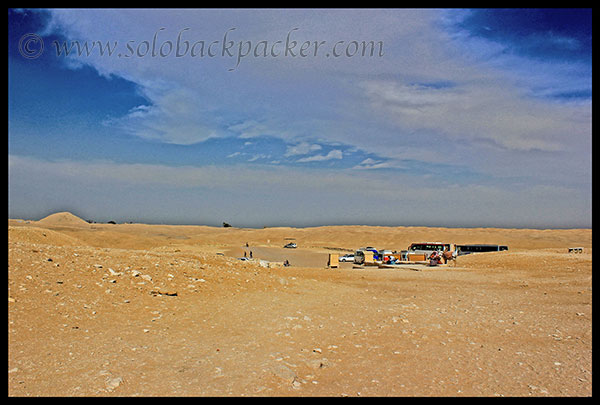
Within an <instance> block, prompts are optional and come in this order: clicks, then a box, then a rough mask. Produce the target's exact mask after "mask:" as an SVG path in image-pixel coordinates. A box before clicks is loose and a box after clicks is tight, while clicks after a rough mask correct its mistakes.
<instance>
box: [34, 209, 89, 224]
mask: <svg viewBox="0 0 600 405" xmlns="http://www.w3.org/2000/svg"><path fill="white" fill-rule="evenodd" d="M38 223H39V224H43V225H57V226H82V225H89V224H88V223H87V222H86V221H84V220H83V219H81V218H79V217H77V216H75V215H73V214H71V213H70V212H57V213H55V214H52V215H48V216H47V217H45V218H42V219H40V220H39V221H38Z"/></svg>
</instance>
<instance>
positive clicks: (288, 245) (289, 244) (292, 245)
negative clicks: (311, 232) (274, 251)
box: [284, 242, 298, 249]
mask: <svg viewBox="0 0 600 405" xmlns="http://www.w3.org/2000/svg"><path fill="white" fill-rule="evenodd" d="M297 247H298V245H296V244H295V243H294V242H290V243H288V244H287V245H285V246H284V248H288V249H296V248H297Z"/></svg>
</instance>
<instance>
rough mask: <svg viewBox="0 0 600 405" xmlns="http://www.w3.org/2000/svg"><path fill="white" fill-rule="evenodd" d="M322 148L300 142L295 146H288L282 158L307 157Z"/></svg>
mask: <svg viewBox="0 0 600 405" xmlns="http://www.w3.org/2000/svg"><path fill="white" fill-rule="evenodd" d="M321 149H322V147H321V145H319V144H316V143H312V144H311V143H308V142H300V143H299V144H297V145H288V146H287V149H286V151H285V154H284V156H286V157H289V156H296V155H307V154H309V153H311V152H315V151H318V150H321Z"/></svg>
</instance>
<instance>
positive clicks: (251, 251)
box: [250, 251, 252, 259]
mask: <svg viewBox="0 0 600 405" xmlns="http://www.w3.org/2000/svg"><path fill="white" fill-rule="evenodd" d="M250 259H252V251H250Z"/></svg>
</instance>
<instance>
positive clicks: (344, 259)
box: [339, 253, 354, 262]
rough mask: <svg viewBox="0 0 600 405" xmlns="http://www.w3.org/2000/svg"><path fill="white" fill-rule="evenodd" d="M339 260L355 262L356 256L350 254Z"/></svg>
mask: <svg viewBox="0 0 600 405" xmlns="http://www.w3.org/2000/svg"><path fill="white" fill-rule="evenodd" d="M339 260H340V262H354V255H353V254H352V253H348V254H347V255H344V256H342V257H340V259H339Z"/></svg>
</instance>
